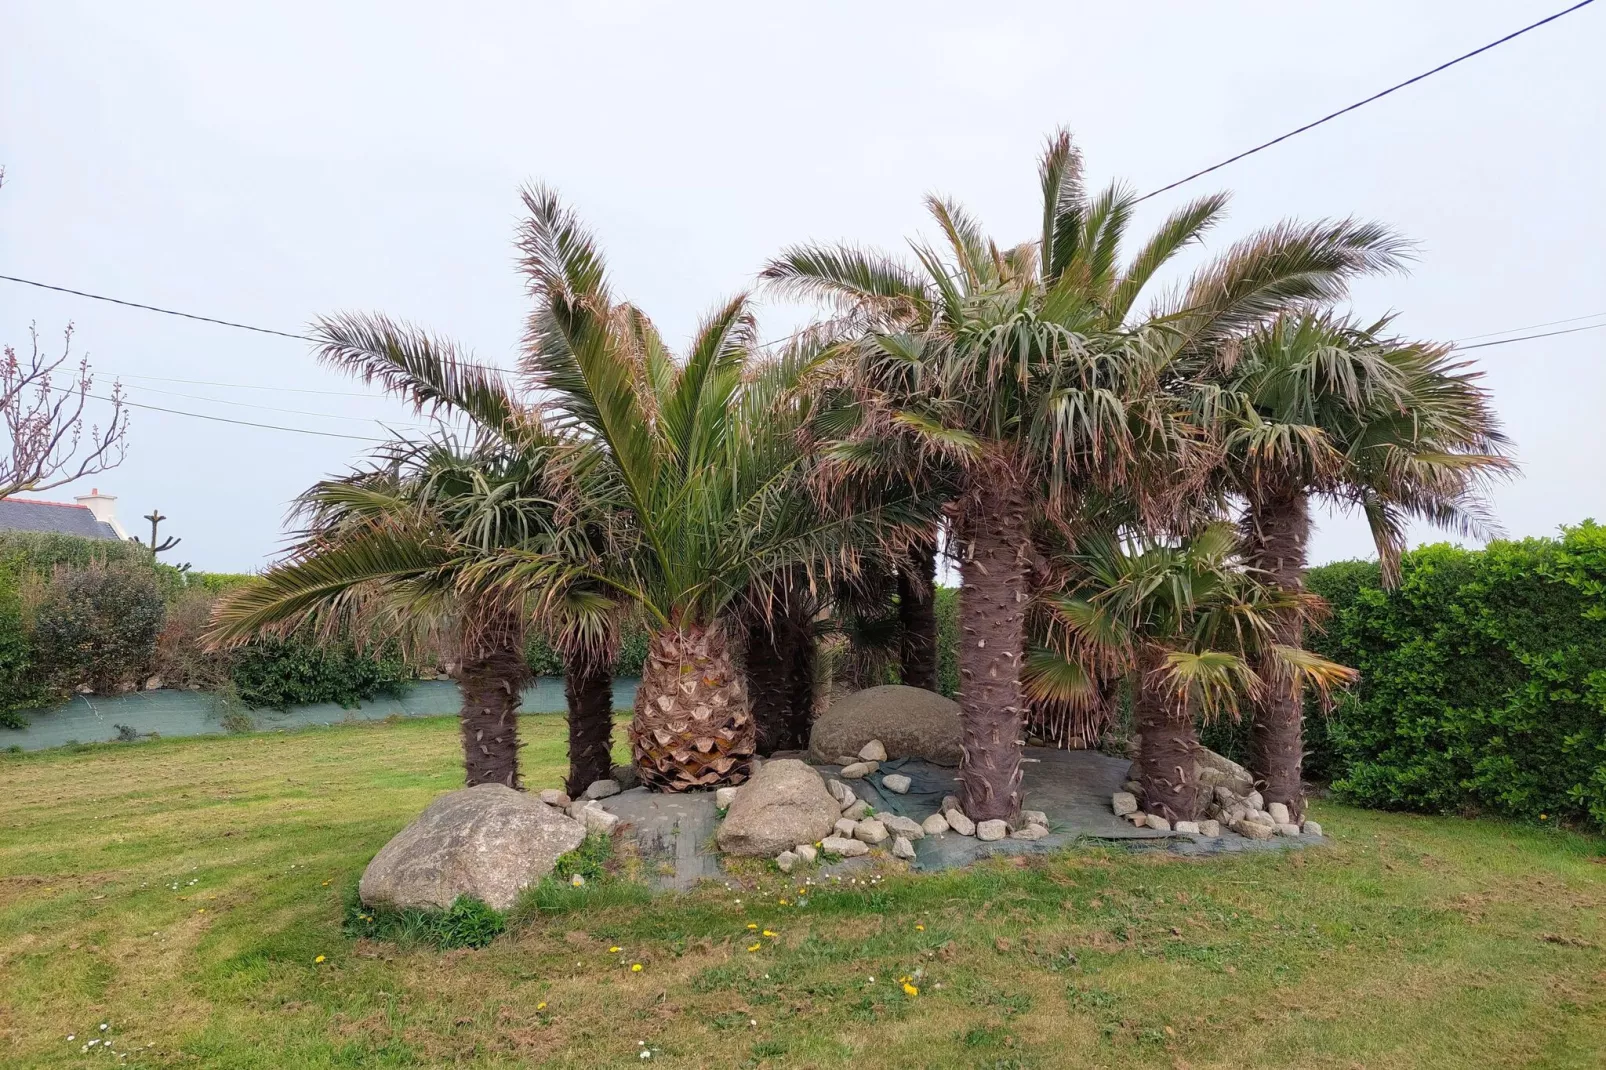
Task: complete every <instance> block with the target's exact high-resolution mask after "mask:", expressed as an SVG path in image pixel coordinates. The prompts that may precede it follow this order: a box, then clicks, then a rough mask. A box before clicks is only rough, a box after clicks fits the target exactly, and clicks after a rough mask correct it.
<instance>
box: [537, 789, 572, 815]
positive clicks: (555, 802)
mask: <svg viewBox="0 0 1606 1070" xmlns="http://www.w3.org/2000/svg"><path fill="white" fill-rule="evenodd" d="M541 801H542V802H544V803H546V804H547V805H548V806H556V807H557V808H558V809H559V810H567V809H568V808H569V805H570V804H571V803H573V802H574V800H573V799H571V798H569V796H568V795H566V794H564V793H563V792H561V791H559V790H558V789H557V788H542V789H541Z"/></svg>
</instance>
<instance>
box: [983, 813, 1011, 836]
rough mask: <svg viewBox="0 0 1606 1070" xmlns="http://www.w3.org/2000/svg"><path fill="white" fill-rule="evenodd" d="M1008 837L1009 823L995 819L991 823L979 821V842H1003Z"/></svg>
mask: <svg viewBox="0 0 1606 1070" xmlns="http://www.w3.org/2000/svg"><path fill="white" fill-rule="evenodd" d="M1007 835H1009V823H1008V822H1005V821H1000V820H999V819H997V818H993V819H992V820H990V821H978V822H977V823H976V838H977V839H978V840H984V841H991V840H1001V839H1003V838H1004V837H1005V836H1007Z"/></svg>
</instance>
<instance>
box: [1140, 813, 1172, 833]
mask: <svg viewBox="0 0 1606 1070" xmlns="http://www.w3.org/2000/svg"><path fill="white" fill-rule="evenodd" d="M1143 823H1144V824H1145V825H1147V826H1148V827H1149V828H1152V829H1154V830H1155V831H1156V832H1170V831H1171V822H1169V821H1167V820H1166V819H1165V818H1163V817H1161V816H1160V815H1159V814H1150V815H1149V816H1148V819H1147V820H1145V821H1144V822H1143Z"/></svg>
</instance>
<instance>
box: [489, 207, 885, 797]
mask: <svg viewBox="0 0 1606 1070" xmlns="http://www.w3.org/2000/svg"><path fill="white" fill-rule="evenodd" d="M524 200H525V205H526V208H527V209H528V213H529V214H528V218H527V220H526V222H525V223H524V225H523V229H522V231H521V236H520V249H521V251H522V253H523V260H522V266H523V269H524V271H525V273H526V275H527V277H528V279H529V285H530V290H531V294H532V296H533V297H534V300H535V309H534V312H533V313H532V315H531V317H530V321H529V328H528V331H527V334H526V342H525V354H524V358H523V367H524V371H525V373H526V374H527V376H528V377H529V379H530V381H531V383H532V384H533V385H534V386H535V387H536V388H537V389H539V390H542V391H544V392H545V397H546V400H545V402H544V407H543V412H544V414H545V415H546V417H547V419H549V420H550V421H551V425H552V426H553V427H554V428H555V429H557V430H559V431H561V432H562V433H564V434H566V435H569V436H572V437H573V438H575V439H577V440H580V441H583V442H585V443H586V444H587V448H586V449H585V450H583V451H580V452H579V453H577V454H576V455H575V457H574V458H572V459H571V461H570V462H569V463H570V466H571V468H572V469H574V470H575V471H576V472H583V473H584V476H585V478H587V479H588V480H589V481H590V485H589V489H588V491H587V493H586V494H585V495H584V499H585V500H586V502H587V503H588V507H589V508H591V509H592V510H594V511H595V512H596V513H597V514H598V515H600V516H606V517H608V518H609V519H608V521H607V522H608V523H609V524H610V525H611V530H613V531H615V532H616V533H617V538H618V545H619V546H620V547H621V549H620V550H619V551H618V552H616V553H611V554H608V555H599V556H596V557H594V558H592V559H591V560H589V561H586V562H574V561H569V560H565V559H563V558H561V557H549V556H546V555H540V554H515V555H513V556H514V557H515V558H517V559H518V560H517V562H516V565H515V571H516V575H517V581H516V582H518V583H520V584H522V585H523V586H524V589H526V590H530V591H535V592H540V594H539V597H540V598H541V599H542V600H543V601H546V600H550V599H552V598H554V597H559V596H561V594H562V592H563V591H565V590H566V589H567V588H568V587H569V586H570V585H572V584H574V583H583V584H601V585H603V586H605V587H606V588H607V589H609V590H610V591H612V592H614V593H615V594H616V595H617V596H620V597H623V598H626V599H628V600H630V601H631V602H633V603H634V604H636V605H637V606H639V607H640V610H641V612H642V614H643V615H644V616H645V618H646V619H647V621H648V625H649V629H650V638H649V642H648V651H647V658H646V663H645V665H644V667H643V670H642V680H641V685H640V687H639V689H638V691H637V695H636V716H635V719H634V721H633V723H632V725H631V729H630V739H631V746H632V752H633V755H634V758H635V762H636V766H637V769H638V771H639V773H640V775H641V778H642V780H643V782H644V783H646V784H647V785H649V786H650V787H653V788H656V789H660V790H685V789H687V788H693V787H706V786H711V785H715V784H720V783H734V782H739V781H740V780H742V779H743V778H745V776H746V775H747V771H748V767H749V760H750V758H751V756H752V754H753V752H754V747H755V725H754V720H753V717H752V713H751V710H750V706H749V700H748V696H747V693H746V687H745V683H744V681H743V678H742V674H741V673H740V672H738V671H737V668H736V665H735V664H734V662H733V659H732V651H731V630H732V629H733V628H734V627H735V626H736V624H737V619H738V614H737V611H738V610H739V608H740V607H741V606H742V605H743V604H744V601H747V600H750V599H751V597H752V592H753V591H755V590H757V589H761V587H760V585H761V584H762V583H764V582H767V581H768V580H769V578H771V577H775V576H777V575H780V574H782V573H784V572H785V571H786V570H788V569H791V568H794V567H795V568H802V569H804V570H806V571H813V570H817V569H818V570H826V571H829V570H831V569H833V568H835V567H837V566H839V565H840V566H843V567H847V568H850V569H851V567H852V561H853V557H854V553H855V550H854V547H855V546H856V545H857V544H859V543H863V542H866V541H868V540H869V539H871V538H872V537H878V536H881V535H884V528H885V526H886V525H896V524H897V523H898V522H899V517H900V514H901V512H902V510H903V509H904V508H905V507H906V505H907V503H905V502H900V501H897V500H894V499H884V500H880V501H878V502H875V503H874V504H867V505H865V506H864V507H862V508H854V509H849V510H844V511H842V512H841V513H840V514H839V515H824V514H822V513H821V511H820V510H819V509H818V508H817V505H816V503H815V501H814V500H813V498H812V497H811V496H810V495H809V494H807V493H805V492H804V490H805V488H804V487H803V486H802V477H803V476H804V475H805V474H806V471H807V465H808V463H809V457H808V450H807V448H806V447H807V442H806V435H807V429H808V427H809V424H810V420H811V416H812V413H813V411H814V409H813V406H814V401H815V399H814V394H813V392H812V391H811V390H810V389H808V387H809V386H810V383H811V381H812V377H813V376H815V375H816V374H818V372H819V370H820V369H821V367H822V366H823V364H824V362H825V360H826V359H827V356H828V350H826V349H824V348H822V347H821V346H819V345H817V344H814V342H813V341H812V340H811V339H807V338H805V339H802V340H800V341H798V342H796V343H794V344H793V345H791V346H789V347H788V348H787V349H785V350H784V351H783V352H781V353H780V354H779V355H778V356H776V357H774V358H769V359H765V358H762V357H761V356H760V355H759V353H758V351H757V347H756V346H755V339H754V321H753V317H752V315H751V312H750V309H749V302H748V299H747V298H746V297H745V296H738V297H735V298H733V299H731V300H729V301H727V302H725V303H723V304H721V305H720V306H718V307H717V308H716V309H714V310H713V312H712V313H711V314H710V315H709V316H708V317H707V319H705V320H704V322H703V323H702V325H701V327H700V328H699V329H698V331H697V332H696V335H695V336H694V338H693V339H692V342H691V345H690V347H689V349H688V351H687V353H686V355H685V357H684V359H679V360H677V359H676V358H675V357H674V356H673V355H672V354H671V352H670V350H669V349H668V347H667V346H666V345H665V343H664V341H663V339H662V338H661V337H660V336H659V334H658V332H657V330H656V329H655V328H654V327H653V325H652V323H651V321H650V320H648V319H647V317H646V316H644V315H643V314H642V313H641V312H640V311H638V310H636V309H634V308H632V307H631V306H628V305H625V304H623V303H620V302H617V301H616V300H615V299H614V297H613V295H612V293H611V291H610V288H609V284H608V281H607V277H606V270H605V266H604V264H603V261H602V257H601V255H600V253H599V252H598V250H597V248H596V245H595V243H594V242H593V240H592V238H591V237H590V235H589V234H588V233H587V232H586V231H585V230H584V228H583V227H582V226H581V225H580V223H579V222H578V221H577V220H576V218H575V217H574V215H573V214H572V213H571V212H570V211H568V210H567V209H565V208H564V207H563V206H562V205H561V204H560V202H559V200H558V198H557V197H556V195H555V194H553V193H552V192H551V191H549V190H546V189H543V188H533V189H529V190H527V191H526V192H525V197H524Z"/></svg>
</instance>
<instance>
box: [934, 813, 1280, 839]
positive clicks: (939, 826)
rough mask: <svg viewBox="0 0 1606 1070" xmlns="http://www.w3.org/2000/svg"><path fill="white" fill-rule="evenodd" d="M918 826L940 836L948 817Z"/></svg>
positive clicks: (938, 818) (935, 816) (946, 827)
mask: <svg viewBox="0 0 1606 1070" xmlns="http://www.w3.org/2000/svg"><path fill="white" fill-rule="evenodd" d="M1305 824H1307V825H1309V824H1310V822H1309V821H1307V822H1305ZM920 827H921V828H922V829H924V830H925V833H926V835H927V836H941V835H942V834H943V833H944V832H947V831H948V819H947V818H946V817H943V816H942V815H941V814H932V815H931V816H930V817H928V818H926V819H925V820H924V821H922V822H920Z"/></svg>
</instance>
